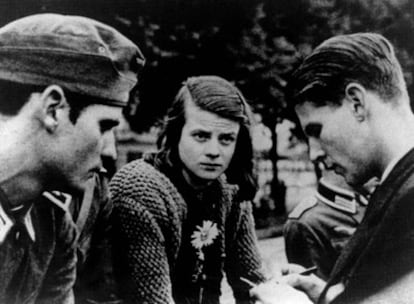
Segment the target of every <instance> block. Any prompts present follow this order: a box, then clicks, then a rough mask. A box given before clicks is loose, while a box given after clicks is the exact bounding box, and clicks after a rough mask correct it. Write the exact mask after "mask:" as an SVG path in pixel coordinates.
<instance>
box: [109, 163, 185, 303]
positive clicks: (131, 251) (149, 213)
mask: <svg viewBox="0 0 414 304" xmlns="http://www.w3.org/2000/svg"><path fill="white" fill-rule="evenodd" d="M110 192H111V198H112V201H113V212H112V217H113V260H114V272H115V276H116V279H117V282H118V285H119V286H120V296H121V297H123V298H124V299H125V300H126V303H151V304H152V303H155V304H158V303H159V304H166V303H173V297H172V287H171V279H170V275H171V272H172V271H173V269H174V264H175V260H176V257H177V254H178V249H179V246H180V240H181V223H182V221H183V217H184V216H185V212H186V209H185V203H184V201H183V199H182V197H181V196H180V195H179V193H178V191H177V190H176V188H175V187H174V186H173V185H172V183H171V182H170V180H169V179H168V178H167V177H166V176H165V175H163V174H162V173H160V172H159V171H158V170H156V169H155V168H154V167H152V166H151V165H149V164H147V163H145V162H143V161H134V162H132V163H130V164H127V165H126V166H124V167H123V168H122V169H121V170H120V171H119V172H118V173H117V174H116V175H115V176H114V178H113V179H112V181H111V183H110Z"/></svg>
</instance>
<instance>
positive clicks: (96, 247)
mask: <svg viewBox="0 0 414 304" xmlns="http://www.w3.org/2000/svg"><path fill="white" fill-rule="evenodd" d="M83 204H86V207H85V208H82V205H83ZM69 211H70V213H71V215H72V217H73V220H74V221H75V223H76V225H77V230H78V232H79V240H78V245H77V254H78V263H77V278H76V284H75V287H74V292H75V299H76V303H77V304H78V303H80V304H81V303H88V301H89V302H90V301H92V300H93V301H95V302H96V303H104V302H105V301H106V302H108V301H111V300H114V299H115V297H116V296H115V284H114V282H113V272H112V262H111V257H110V233H111V228H112V223H111V220H110V216H111V213H112V202H111V200H110V199H109V189H108V181H107V177H106V176H105V175H104V174H99V175H98V174H95V176H94V177H93V178H91V179H90V180H88V183H87V186H86V190H85V193H84V195H83V197H73V198H72V202H71V203H70V205H69Z"/></svg>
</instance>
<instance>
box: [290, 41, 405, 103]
mask: <svg viewBox="0 0 414 304" xmlns="http://www.w3.org/2000/svg"><path fill="white" fill-rule="evenodd" d="M351 82H356V83H359V84H361V85H362V86H364V87H365V88H366V89H368V90H371V91H374V92H376V93H377V94H378V95H379V96H380V97H381V98H382V99H383V100H384V101H386V100H392V99H394V98H396V97H399V96H400V95H401V94H402V93H405V92H406V85H405V81H404V77H403V73H402V69H401V66H400V64H399V62H398V60H397V58H396V56H395V53H394V48H393V46H392V45H391V43H390V42H389V41H388V40H387V39H386V38H385V37H383V36H381V35H379V34H374V33H357V34H350V35H339V36H335V37H333V38H330V39H328V40H326V41H324V42H323V43H322V44H320V45H319V46H318V47H317V48H316V49H315V50H314V51H313V52H312V54H310V55H309V56H308V57H307V58H305V60H304V62H303V63H302V64H301V65H300V66H299V68H298V69H297V70H296V71H295V72H294V73H293V77H292V81H291V93H292V95H293V96H292V101H293V103H294V104H293V105H296V104H301V103H303V102H305V101H310V102H312V103H314V104H316V105H326V104H338V105H339V104H340V103H341V101H342V98H343V97H344V93H345V88H346V86H347V85H348V84H349V83H351Z"/></svg>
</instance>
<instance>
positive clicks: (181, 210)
mask: <svg viewBox="0 0 414 304" xmlns="http://www.w3.org/2000/svg"><path fill="white" fill-rule="evenodd" d="M169 176H170V177H172V175H169ZM174 182H175V184H174V183H173V182H172V180H171V179H170V178H169V177H167V176H166V175H165V174H163V173H161V172H160V171H159V170H157V169H155V168H154V166H153V165H151V164H149V163H147V162H145V161H143V160H138V161H134V162H132V163H130V164H128V165H126V166H125V167H123V168H122V169H121V170H120V171H119V172H118V173H117V174H116V175H115V177H114V178H113V179H112V181H111V183H110V190H111V194H112V198H113V202H114V211H113V216H114V236H115V238H114V258H115V261H114V262H115V264H116V265H117V266H118V268H117V270H119V273H118V279H119V281H120V282H121V286H122V287H123V288H122V289H123V291H122V292H121V293H122V295H124V296H125V298H126V300H127V302H128V303H129V302H133V303H194V297H193V294H192V291H193V288H192V287H190V282H184V281H181V279H185V278H187V273H188V271H191V267H192V266H191V265H192V263H193V259H192V258H193V256H191V255H186V253H188V251H187V250H186V248H187V249H188V247H189V246H190V248H191V245H190V241H189V240H188V238H189V237H190V235H191V234H188V231H186V227H187V224H188V222H189V221H191V219H189V218H188V217H187V216H188V214H189V212H190V211H189V206H190V205H189V202H186V201H184V199H183V196H182V195H181V194H180V192H179V191H178V190H177V188H176V184H177V181H176V180H174ZM219 185H220V188H218V192H216V193H217V194H219V195H220V196H221V197H220V199H219V200H218V201H217V202H215V204H216V205H217V206H218V209H216V210H217V212H218V213H217V214H216V216H217V217H218V218H219V219H218V221H219V222H220V223H217V225H218V228H219V230H220V231H221V232H222V233H220V234H219V236H218V237H217V240H219V241H217V242H215V243H213V244H216V245H217V246H220V248H222V249H223V251H221V254H220V256H219V257H218V259H217V260H216V264H214V265H213V268H215V269H217V268H218V269H219V272H218V273H216V276H207V277H205V278H204V279H205V280H208V281H209V282H210V283H211V284H210V285H209V286H213V290H210V291H209V292H208V291H207V289H204V293H203V303H218V297H219V295H220V283H221V280H222V277H223V272H225V273H226V276H227V280H228V281H229V283H230V285H231V286H232V288H233V293H234V295H235V298H236V301H238V303H247V301H248V297H249V295H248V289H249V286H248V285H247V284H245V283H244V282H242V281H241V280H240V277H245V278H248V279H249V280H251V281H253V282H257V283H258V282H260V281H262V280H263V279H264V277H263V275H262V273H261V262H260V258H259V253H258V249H257V242H256V237H255V234H254V229H253V225H254V224H253V218H252V210H251V205H250V203H247V202H244V203H241V202H238V201H236V200H234V199H233V198H234V194H235V190H236V189H237V188H235V187H234V186H231V185H229V184H227V183H226V182H225V181H223V180H220V184H219ZM186 197H188V196H187V194H186ZM199 208H201V206H200V207H199ZM183 239H185V240H186V241H183ZM214 246H215V245H213V247H212V248H214ZM183 252H184V255H183ZM203 254H206V256H207V255H208V252H207V251H206V252H203ZM205 270H206V271H208V269H205ZM187 283H188V284H187ZM197 301H198V299H197ZM243 301H244V302H243Z"/></svg>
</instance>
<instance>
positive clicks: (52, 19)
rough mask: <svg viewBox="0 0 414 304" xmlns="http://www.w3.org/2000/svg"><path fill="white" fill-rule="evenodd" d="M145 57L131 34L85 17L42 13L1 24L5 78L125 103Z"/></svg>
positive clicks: (0, 63) (1, 75)
mask: <svg viewBox="0 0 414 304" xmlns="http://www.w3.org/2000/svg"><path fill="white" fill-rule="evenodd" d="M144 61H145V60H144V57H143V55H142V53H141V51H140V50H139V48H138V47H137V46H136V45H135V44H134V43H133V42H132V41H130V40H129V39H128V38H126V37H125V36H123V35H122V34H121V33H119V32H118V31H117V30H115V29H114V28H112V27H110V26H107V25H105V24H103V23H100V22H98V21H95V20H93V19H89V18H85V17H80V16H65V15H58V14H39V15H32V16H28V17H25V18H21V19H18V20H16V21H13V22H11V23H9V24H7V25H5V26H4V27H2V28H0V80H3V81H6V82H10V83H17V84H22V85H28V86H35V87H41V86H44V87H47V86H48V85H52V84H56V85H59V86H61V87H62V88H63V89H64V90H65V92H70V93H72V94H78V95H79V96H87V97H90V98H91V99H93V100H94V102H95V103H99V104H108V105H116V106H125V105H126V104H127V102H128V99H129V92H130V91H131V89H132V88H133V87H134V86H135V85H136V83H137V80H138V79H137V73H138V71H139V69H140V68H141V67H142V66H143V64H144ZM0 93H1V92H0ZM84 100H87V98H84ZM0 102H13V100H7V99H2V100H0Z"/></svg>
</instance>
